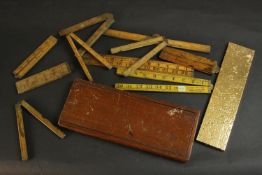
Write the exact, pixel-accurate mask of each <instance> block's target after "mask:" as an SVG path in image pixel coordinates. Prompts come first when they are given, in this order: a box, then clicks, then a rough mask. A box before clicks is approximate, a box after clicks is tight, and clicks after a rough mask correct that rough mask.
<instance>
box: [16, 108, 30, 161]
mask: <svg viewBox="0 0 262 175" xmlns="http://www.w3.org/2000/svg"><path fill="white" fill-rule="evenodd" d="M15 112H16V122H17V129H18V139H19V145H20V152H21V159H22V160H28V153H27V144H26V137H25V126H24V120H23V114H22V108H21V104H20V103H17V104H16V105H15Z"/></svg>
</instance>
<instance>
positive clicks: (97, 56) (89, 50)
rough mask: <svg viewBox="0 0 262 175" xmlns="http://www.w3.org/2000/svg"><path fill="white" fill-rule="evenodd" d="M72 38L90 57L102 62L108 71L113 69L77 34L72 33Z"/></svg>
mask: <svg viewBox="0 0 262 175" xmlns="http://www.w3.org/2000/svg"><path fill="white" fill-rule="evenodd" d="M70 37H71V38H73V39H74V40H75V41H76V42H77V43H78V44H80V45H81V46H82V47H83V48H84V49H85V50H86V51H87V52H88V53H89V54H90V55H92V56H93V57H94V58H95V59H97V60H98V61H99V62H101V63H102V64H103V65H105V67H107V68H108V69H112V65H111V64H110V63H108V61H107V60H106V59H105V58H104V57H102V56H101V55H100V54H99V53H97V52H96V51H95V50H94V49H92V48H91V47H89V46H88V45H87V44H86V43H85V42H84V41H83V40H81V39H80V38H79V37H78V36H77V35H76V34H74V33H71V34H70Z"/></svg>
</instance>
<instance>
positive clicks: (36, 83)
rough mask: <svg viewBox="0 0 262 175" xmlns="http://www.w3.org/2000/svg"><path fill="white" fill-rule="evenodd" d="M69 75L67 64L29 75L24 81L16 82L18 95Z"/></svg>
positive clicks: (69, 70)
mask: <svg viewBox="0 0 262 175" xmlns="http://www.w3.org/2000/svg"><path fill="white" fill-rule="evenodd" d="M70 73H71V69H70V67H69V65H68V64H67V63H62V64H59V65H57V66H54V67H51V68H49V69H46V70H44V71H42V72H39V73H37V74H34V75H31V76H29V77H27V78H25V79H22V80H20V81H17V82H16V84H15V85H16V89H17V93H18V94H22V93H24V92H28V91H30V90H33V89H35V88H38V87H41V86H43V85H45V84H48V83H51V82H53V81H55V80H58V79H60V78H62V77H64V76H66V75H68V74H70Z"/></svg>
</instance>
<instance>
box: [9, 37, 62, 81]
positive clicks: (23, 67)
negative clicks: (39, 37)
mask: <svg viewBox="0 0 262 175" xmlns="http://www.w3.org/2000/svg"><path fill="white" fill-rule="evenodd" d="M56 43H57V39H56V38H55V37H53V36H49V37H48V38H47V39H46V40H45V41H44V42H43V43H42V44H41V45H40V46H39V47H38V48H37V49H36V50H35V51H34V52H33V53H32V54H31V55H29V57H27V58H26V59H25V60H24V61H23V62H22V64H20V65H19V66H18V67H17V68H16V69H15V70H14V71H13V74H14V75H15V77H16V78H22V77H23V76H24V75H25V74H26V73H27V72H28V71H30V70H31V69H32V68H33V67H34V66H35V65H36V64H37V63H38V62H39V61H40V60H41V59H42V58H43V57H44V56H45V54H46V53H47V52H48V51H49V50H50V49H51V48H52V47H54V45H55V44H56Z"/></svg>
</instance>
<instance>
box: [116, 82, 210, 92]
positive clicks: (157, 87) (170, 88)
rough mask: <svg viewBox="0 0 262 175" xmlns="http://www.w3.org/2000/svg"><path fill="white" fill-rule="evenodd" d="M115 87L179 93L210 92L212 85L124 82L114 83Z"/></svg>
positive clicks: (129, 89)
mask: <svg viewBox="0 0 262 175" xmlns="http://www.w3.org/2000/svg"><path fill="white" fill-rule="evenodd" d="M115 88H116V89H119V90H128V91H148V92H179V93H210V92H211V90H212V86H184V85H162V84H126V83H116V84H115Z"/></svg>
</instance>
